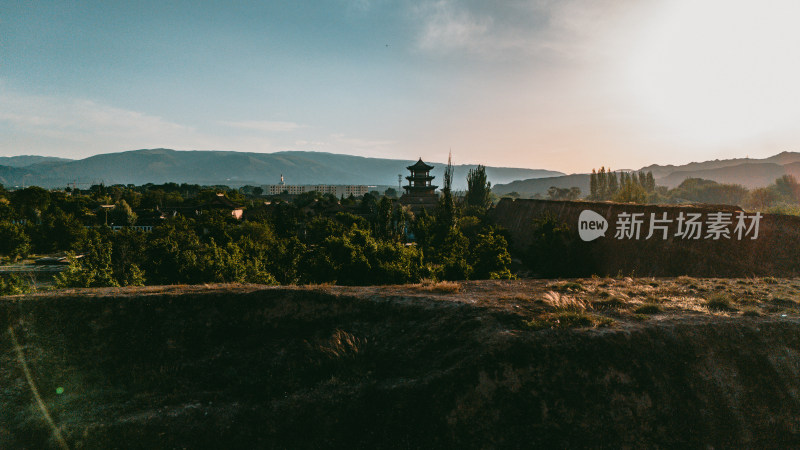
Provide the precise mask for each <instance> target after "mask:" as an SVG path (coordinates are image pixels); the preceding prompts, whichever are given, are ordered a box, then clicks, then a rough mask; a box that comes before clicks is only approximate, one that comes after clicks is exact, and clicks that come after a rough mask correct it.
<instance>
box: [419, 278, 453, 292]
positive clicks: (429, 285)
mask: <svg viewBox="0 0 800 450" xmlns="http://www.w3.org/2000/svg"><path fill="white" fill-rule="evenodd" d="M417 286H419V289H420V290H423V291H426V292H436V293H438V294H454V293H456V292H458V291H460V290H461V285H460V284H458V283H456V282H455V281H438V282H437V281H433V280H428V279H425V280H422V281H421V282H420V283H419V284H418V285H417Z"/></svg>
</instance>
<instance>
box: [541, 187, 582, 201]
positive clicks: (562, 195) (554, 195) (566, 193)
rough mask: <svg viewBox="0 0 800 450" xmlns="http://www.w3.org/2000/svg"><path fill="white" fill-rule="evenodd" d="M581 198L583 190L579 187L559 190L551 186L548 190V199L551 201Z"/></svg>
mask: <svg viewBox="0 0 800 450" xmlns="http://www.w3.org/2000/svg"><path fill="white" fill-rule="evenodd" d="M580 196H581V190H580V188H578V187H571V188H569V189H567V188H558V187H555V186H550V188H549V189H547V198H548V199H549V200H577V199H579V198H580Z"/></svg>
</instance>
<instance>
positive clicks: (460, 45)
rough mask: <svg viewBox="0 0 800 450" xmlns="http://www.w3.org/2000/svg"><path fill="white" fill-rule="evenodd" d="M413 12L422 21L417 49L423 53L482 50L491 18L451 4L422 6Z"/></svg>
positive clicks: (440, 1) (440, 2)
mask: <svg viewBox="0 0 800 450" xmlns="http://www.w3.org/2000/svg"><path fill="white" fill-rule="evenodd" d="M414 12H415V14H416V15H417V16H418V17H419V18H421V19H422V20H423V27H422V30H421V33H420V35H419V37H418V45H419V47H420V48H422V49H424V50H435V51H442V50H452V49H471V50H481V49H482V48H483V47H484V45H485V44H486V43H487V41H488V38H487V34H488V31H489V30H490V28H491V26H492V18H491V17H485V16H484V17H480V16H476V15H474V14H472V13H471V12H470V11H468V10H466V9H463V8H459V6H458V5H457V4H456V3H455V2H453V1H452V0H438V1H436V2H432V3H425V4H422V5H420V6H417V7H416V8H415V9H414Z"/></svg>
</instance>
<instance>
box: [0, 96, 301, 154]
mask: <svg viewBox="0 0 800 450" xmlns="http://www.w3.org/2000/svg"><path fill="white" fill-rule="evenodd" d="M286 127H287V125H283V128H286ZM0 130H2V132H0V154H8V155H13V154H22V153H35V154H45V155H67V156H70V157H75V156H88V155H91V154H95V153H100V152H109V151H119V150H132V149H138V148H154V147H168V148H174V149H226V150H248V151H267V150H275V149H274V147H273V146H272V143H271V142H270V141H269V140H267V139H265V138H264V137H263V136H238V135H230V133H228V134H225V133H222V134H214V133H213V132H212V131H209V130H200V129H198V127H196V126H190V125H185V124H181V123H176V122H172V121H169V120H167V119H164V118H162V117H159V116H156V115H151V114H146V113H143V112H139V111H132V110H129V109H124V108H119V107H115V106H111V105H108V104H104V103H101V102H98V101H94V100H88V99H81V98H71V97H63V96H43V95H31V94H27V93H24V92H20V91H14V90H11V89H8V88H6V87H5V86H3V84H2V82H1V81H0Z"/></svg>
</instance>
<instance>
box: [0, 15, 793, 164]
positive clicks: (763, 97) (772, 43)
mask: <svg viewBox="0 0 800 450" xmlns="http://www.w3.org/2000/svg"><path fill="white" fill-rule="evenodd" d="M798 17H800V2H797V1H796V0H769V1H745V0H664V1H661V0H591V1H589V0H532V1H522V0H519V1H516V0H509V1H500V2H487V1H484V0H474V1H459V0H434V1H424V0H423V1H413V2H412V1H390V0H351V1H345V0H319V1H314V2H306V1H260V2H255V1H253V2H244V1H232V0H226V1H220V2H212V1H167V0H159V1H153V2H151V1H142V0H137V1H124V2H122V1H120V2H114V1H108V0H106V1H80V2H73V1H53V2H50V1H36V2H23V1H14V2H11V1H3V0H0V156H10V155H20V154H43V155H55V156H64V157H71V158H78V157H85V156H89V155H92V154H96V153H107V152H118V151H124V150H132V149H139V148H155V147H167V148H174V149H209V150H237V151H252V152H274V151H280V150H317V151H328V152H335V153H349V154H356V155H364V156H379V157H389V158H409V159H410V158H416V157H419V156H421V157H423V159H426V160H432V161H442V160H445V159H446V158H447V153H448V151H449V150H451V149H452V152H453V158H454V161H455V162H456V163H484V164H487V165H504V166H516V167H531V168H547V169H554V170H561V171H564V172H585V171H589V170H591V168H593V167H599V166H600V165H606V166H609V165H610V166H612V167H614V168H638V167H641V166H642V165H645V164H649V163H677V164H680V163H686V162H690V161H699V160H707V159H715V158H729V157H744V156H747V155H749V156H751V157H765V156H769V155H771V154H774V153H778V152H780V151H783V150H800V146H798V145H796V143H797V142H798V138H800V122H798V118H800V52H798V50H797V49H798V48H800V26H797V24H796V23H795V22H796V19H797V18H798Z"/></svg>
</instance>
